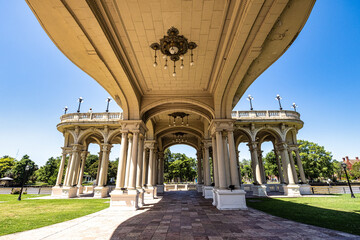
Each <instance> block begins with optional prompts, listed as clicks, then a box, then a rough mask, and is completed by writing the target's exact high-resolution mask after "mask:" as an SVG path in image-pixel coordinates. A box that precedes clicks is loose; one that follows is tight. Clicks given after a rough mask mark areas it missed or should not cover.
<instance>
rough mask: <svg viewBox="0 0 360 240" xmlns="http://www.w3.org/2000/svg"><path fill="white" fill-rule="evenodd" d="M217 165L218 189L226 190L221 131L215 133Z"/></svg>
mask: <svg viewBox="0 0 360 240" xmlns="http://www.w3.org/2000/svg"><path fill="white" fill-rule="evenodd" d="M216 147H217V165H218V173H219V188H220V189H226V188H227V186H226V169H225V168H226V166H225V161H224V143H223V137H222V132H221V131H216Z"/></svg>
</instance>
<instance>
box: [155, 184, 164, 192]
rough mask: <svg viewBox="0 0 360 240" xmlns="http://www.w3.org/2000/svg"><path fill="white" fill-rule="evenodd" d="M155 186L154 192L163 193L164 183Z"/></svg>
mask: <svg viewBox="0 0 360 240" xmlns="http://www.w3.org/2000/svg"><path fill="white" fill-rule="evenodd" d="M156 187H157V190H156V192H157V193H158V194H159V193H164V185H163V184H161V185H156Z"/></svg>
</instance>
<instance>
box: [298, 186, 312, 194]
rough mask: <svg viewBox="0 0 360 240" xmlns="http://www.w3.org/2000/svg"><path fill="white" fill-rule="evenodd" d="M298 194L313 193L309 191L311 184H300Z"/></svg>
mask: <svg viewBox="0 0 360 240" xmlns="http://www.w3.org/2000/svg"><path fill="white" fill-rule="evenodd" d="M300 194H301V195H303V194H305V195H306V194H313V193H312V191H311V186H310V185H309V184H300Z"/></svg>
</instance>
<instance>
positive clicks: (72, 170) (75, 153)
mask: <svg viewBox="0 0 360 240" xmlns="http://www.w3.org/2000/svg"><path fill="white" fill-rule="evenodd" d="M79 151H80V145H79V144H74V145H73V149H72V159H71V165H70V169H69V172H68V178H67V182H66V186H67V187H71V186H72V183H73V180H74V179H73V178H74V173H75V170H76V169H75V167H76V162H77V159H78V155H79V154H78V153H79Z"/></svg>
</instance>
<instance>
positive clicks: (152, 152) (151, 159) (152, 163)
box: [147, 147, 154, 187]
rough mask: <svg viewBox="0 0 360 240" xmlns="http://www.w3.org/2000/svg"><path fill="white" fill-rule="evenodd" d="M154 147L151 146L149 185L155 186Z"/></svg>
mask: <svg viewBox="0 0 360 240" xmlns="http://www.w3.org/2000/svg"><path fill="white" fill-rule="evenodd" d="M153 168H154V147H150V148H149V168H148V181H147V182H148V184H147V186H148V187H151V186H154V178H153V172H154V169H153Z"/></svg>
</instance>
